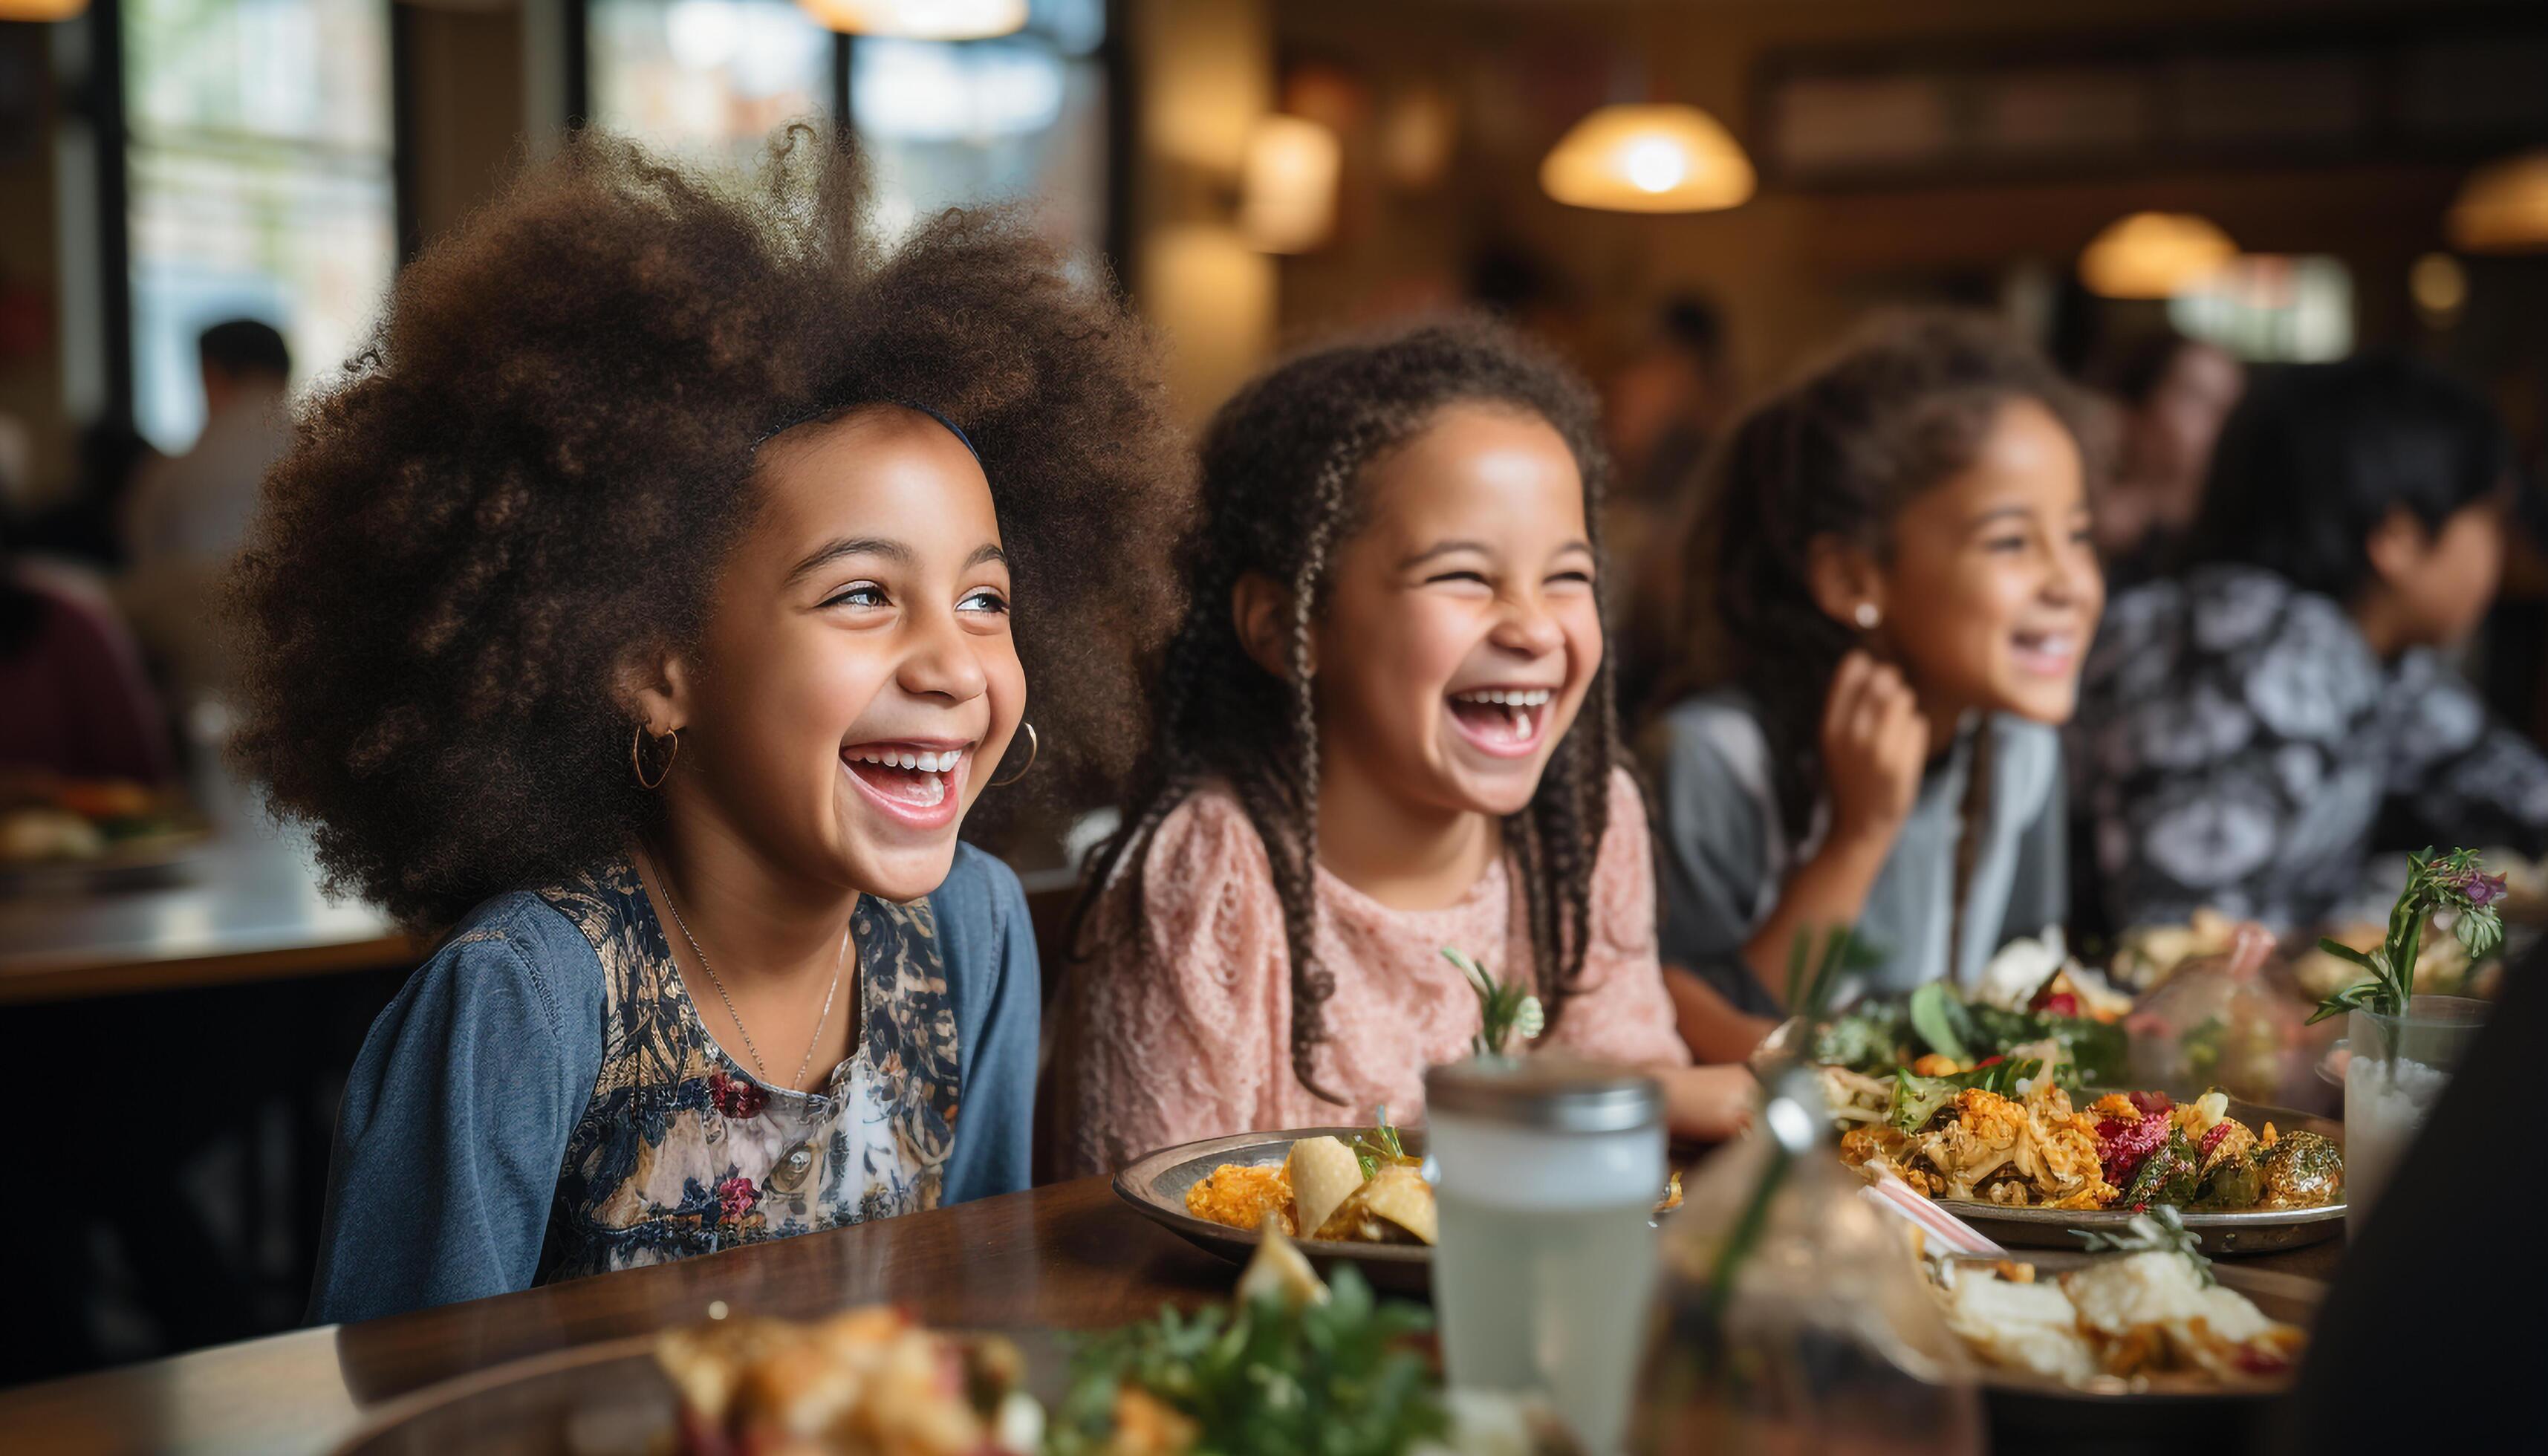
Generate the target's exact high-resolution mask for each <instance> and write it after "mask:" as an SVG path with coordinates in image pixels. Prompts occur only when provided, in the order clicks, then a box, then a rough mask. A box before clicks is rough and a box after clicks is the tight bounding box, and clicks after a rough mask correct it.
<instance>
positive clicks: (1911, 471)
mask: <svg viewBox="0 0 2548 1456" xmlns="http://www.w3.org/2000/svg"><path fill="white" fill-rule="evenodd" d="M2013 400H2033V401H2035V402H2037V403H2038V404H2041V405H2042V406H2044V408H2045V409H2047V410H2049V411H2050V412H2051V413H2052V415H2053V417H2054V418H2056V419H2058V420H2059V421H2060V422H2061V423H2062V425H2063V426H2064V427H2065V428H2066V429H2067V430H2068V431H2069V433H2070V435H2071V437H2072V438H2073V439H2074V440H2076V441H2077V442H2078V445H2079V449H2080V455H2081V459H2082V462H2083V463H2084V464H2085V465H2086V466H2087V467H2088V479H2089V481H2090V482H2091V483H2092V486H2093V483H2094V482H2095V481H2096V480H2097V478H2098V476H2099V474H2100V473H2101V466H2102V461H2103V458H2104V456H2105V454H2106V451H2105V449H2104V432H2103V430H2102V429H2101V428H2100V427H2099V424H2098V421H2097V419H2096V417H2095V416H2094V414H2093V413H2092V411H2091V409H2090V407H2089V405H2088V402H2087V399H2086V397H2085V396H2084V395H2083V394H2082V393H2081V392H2080V391H2079V390H2077V389H2076V388H2074V387H2073V386H2072V385H2071V384H2070V383H2069V382H2068V381H2066V380H2064V379H2063V378H2062V377H2061V375H2060V373H2059V372H2058V371H2057V370H2055V369H2054V368H2053V367H2052V365H2051V364H2050V363H2048V362H2047V360H2046V359H2045V358H2044V356H2043V355H2042V354H2040V353H2038V352H2037V351H2036V350H2035V349H2033V348H2031V347H2029V346H2028V345H2027V344H2026V343H2025V342H2024V341H2023V340H2021V339H2019V338H2018V337H2017V336H2016V335H2015V334H2013V333H2011V332H2010V331H2009V330H2008V329H2007V328H2006V327H2005V326H2004V325H2002V324H2000V323H1999V322H1997V321H1996V320H1994V319H1992V318H1988V317H1987V316H1983V315H1976V314H1964V313H1955V312H1948V311H1925V310H1924V311H1914V312H1904V313H1898V314H1892V315H1886V316H1883V317H1879V318H1876V319H1874V320H1872V321H1871V322H1869V323H1868V324H1867V325H1866V326H1865V327H1864V328H1862V329H1860V330H1859V331H1858V332H1856V333H1854V334H1853V335H1851V336H1850V338H1849V339H1847V340H1846V341H1845V342H1843V344H1842V345H1841V347H1840V348H1839V349H1838V350H1837V351H1836V352H1834V353H1832V354H1831V355H1829V356H1827V357H1826V358H1824V359H1822V360H1821V361H1819V362H1818V363H1816V364H1815V365H1814V366H1813V367H1811V368H1809V369H1808V370H1807V371H1806V372H1805V373H1804V374H1803V375H1802V376H1801V377H1800V378H1798V379H1797V380H1796V381H1795V382H1794V383H1792V384H1790V385H1788V386H1787V387H1786V388H1785V389H1783V390H1781V391H1779V392H1778V393H1777V394H1775V395H1773V396H1772V397H1770V398H1769V399H1768V400H1766V401H1764V402H1762V403H1761V404H1760V405H1758V406H1756V407H1754V408H1753V409H1751V411H1750V412H1749V413H1747V414H1746V415H1745V416H1744V417H1743V418H1742V419H1741V420H1740V421H1739V422H1737V423H1736V425H1735V426H1734V428H1733V429H1732V430H1731V431H1730V432H1729V433H1728V434H1727V436H1726V439H1725V441H1724V443H1723V445H1722V446H1721V447H1720V448H1719V449H1718V451H1717V453H1716V455H1715V456H1714V457H1713V459H1712V460H1711V462H1710V465H1709V480H1708V482H1707V487H1706V496H1705V499H1706V500H1707V505H1706V508H1705V509H1704V510H1703V511H1702V512H1701V513H1700V515H1699V517H1698V518H1697V520H1696V522H1695V524H1694V526H1693V527H1692V529H1691V533H1690V537H1689V542H1688V547H1687V551H1686V555H1685V559H1686V560H1687V561H1688V562H1689V563H1690V565H1691V567H1692V569H1693V571H1697V572H1703V573H1705V575H1706V576H1707V578H1708V579H1709V580H1710V581H1712V582H1713V583H1714V592H1713V597H1712V599H1711V598H1710V596H1709V595H1708V594H1707V593H1704V592H1693V593H1692V599H1691V602H1690V604H1689V607H1688V610H1687V620H1686V621H1685V622H1684V623H1683V633H1682V641H1683V644H1684V651H1685V652H1686V653H1689V654H1690V656H1689V657H1688V658H1686V659H1685V661H1684V662H1683V665H1682V671H1681V672H1680V673H1679V674H1677V675H1676V677H1675V680H1674V681H1675V685H1676V687H1677V689H1679V690H1682V691H1686V690H1692V689H1696V688H1699V687H1703V686H1706V685H1708V683H1710V682H1711V681H1726V680H1729V679H1730V680H1731V681H1732V682H1734V683H1740V684H1741V685H1742V686H1743V687H1744V688H1745V689H1746V690H1747V691H1749V692H1750V693H1751V694H1752V695H1753V696H1754V697H1755V698H1756V699H1757V700H1758V701H1759V703H1760V704H1761V709H1762V713H1763V716H1764V718H1765V720H1766V721H1765V723H1764V727H1765V729H1766V736H1767V738H1768V739H1769V742H1770V744H1771V786H1772V792H1773V794H1774V797H1775V798H1776V801H1777V804H1778V812H1779V816H1780V818H1781V820H1782V821H1783V822H1784V823H1785V824H1786V825H1788V826H1789V827H1790V830H1791V832H1792V833H1794V834H1796V835H1797V836H1798V837H1800V838H1801V836H1802V835H1803V834H1804V833H1805V826H1806V825H1807V823H1808V822H1809V820H1810V817H1811V815H1812V813H1813V810H1814V806H1815V801H1816V799H1817V798H1818V797H1819V795H1820V792H1821V785H1822V782H1823V774H1822V763H1821V759H1822V733H1821V723H1822V716H1823V701H1824V698H1825V697H1826V696H1827V695H1828V694H1829V692H1830V690H1831V682H1832V676H1833V675H1834V674H1835V673H1836V672H1838V671H1839V669H1840V663H1841V659H1842V658H1843V657H1845V656H1846V655H1847V654H1848V653H1849V651H1850V649H1851V648H1852V647H1853V646H1855V645H1856V644H1857V641H1858V635H1857V633H1856V631H1855V630H1854V629H1852V628H1851V627H1850V626H1848V625H1847V624H1845V623H1842V622H1839V621H1836V620H1834V619H1833V618H1832V617H1830V616H1829V615H1826V614H1825V613H1824V611H1823V609H1822V607H1821V606H1820V605H1819V604H1818V603H1817V602H1816V601H1815V599H1814V594H1813V590H1812V587H1811V585H1810V583H1811V575H1810V572H1809V568H1808V563H1809V561H1810V560H1811V557H1812V553H1813V547H1814V542H1815V541H1816V540H1817V539H1818V538H1821V537H1826V536H1835V537H1838V538H1840V539H1842V540H1844V541H1848V542H1851V543H1853V544H1856V545H1859V546H1862V547H1865V548H1866V549H1868V550H1870V551H1873V552H1874V553H1876V555H1877V557H1878V559H1879V560H1881V559H1883V558H1884V557H1886V556H1887V555H1889V546H1890V541H1889V533H1890V528H1891V524H1892V521H1893V518H1894V515H1895V513H1896V512H1897V511H1899V510H1900V509H1901V508H1902V507H1903V506H1904V505H1905V504H1907V503H1908V502H1909V501H1910V500H1913V499H1914V498H1916V497H1918V496H1919V495H1921V494H1923V493H1925V492H1927V491H1929V490H1930V489H1932V488H1934V487H1936V486H1939V485H1942V484H1944V483H1945V482H1946V481H1948V480H1949V479H1951V478H1953V477H1954V476H1955V475H1956V474H1957V473H1958V472H1960V471H1962V470H1964V469H1966V468H1967V467H1969V466H1970V465H1971V464H1972V463H1973V461H1974V459H1975V458H1976V457H1977V456H1978V455H1979V453H1980V450H1981V447H1982V444H1983V442H1984V441H1985V440H1986V439H1987V438H1988V436H1989V433H1990V430H1991V427H1992V424H1993V423H1994V421H1995V420H1996V419H1997V417H1998V414H1999V410H2000V409H2001V407H2002V406H2004V405H2006V404H2008V403H2009V402H2011V401H2013ZM1699 644H1707V645H1708V647H1709V648H1710V649H1711V651H1710V652H1709V653H1708V654H1707V655H1705V656H1701V655H1700V652H1699ZM1720 658H1721V660H1719V659H1720ZM1974 737H1975V741H1974V746H1973V754H1972V759H1971V761H1970V763H1969V765H1968V771H1967V772H1968V777H1967V781H1966V785H1965V793H1964V799H1963V803H1962V806H1961V807H1962V820H1963V830H1964V832H1963V833H1962V834H1961V835H1959V836H1958V839H1957V846H1956V875H1955V887H1956V888H1955V897H1956V898H1955V911H1954V913H1955V917H1956V929H1955V931H1954V932H1953V933H1952V936H1951V953H1950V954H1951V955H1954V956H1960V955H1961V950H1960V947H1959V946H1958V945H1955V944H1954V943H1956V942H1960V940H1961V938H1962V926H1961V918H1962V912H1963V902H1964V896H1965V893H1966V890H1967V887H1968V886H1969V884H1970V881H1971V875H1972V866H1973V862H1974V859H1975V856H1976V854H1977V850H1978V840H1979V836H1978V835H1977V834H1975V833H1974V832H1973V830H1974V827H1975V826H1976V825H1978V824H1980V823H1981V822H1982V821H1984V820H1985V819H1986V818H1987V817H1988V815H1989V811H1990V793H1991V779H1992V774H1993V764H1992V759H1993V757H1994V753H1993V745H1994V735H1993V734H1992V733H1990V732H1989V731H1987V730H1985V731H1982V732H1979V733H1977V734H1975V736H1974ZM1950 963H1951V964H1953V963H1955V962H1954V961H1951V962H1950Z"/></svg>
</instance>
